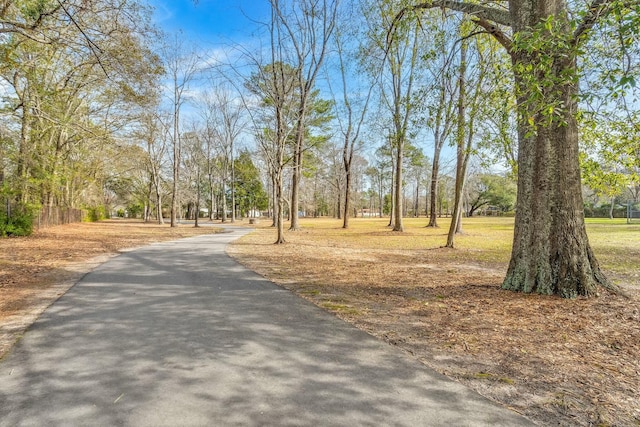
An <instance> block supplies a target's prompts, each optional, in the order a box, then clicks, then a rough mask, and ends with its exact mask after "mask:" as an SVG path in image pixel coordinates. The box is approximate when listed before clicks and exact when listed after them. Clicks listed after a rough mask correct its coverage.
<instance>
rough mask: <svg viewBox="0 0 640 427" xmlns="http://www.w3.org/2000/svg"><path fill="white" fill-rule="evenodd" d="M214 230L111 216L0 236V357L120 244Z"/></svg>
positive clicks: (125, 245) (129, 245) (139, 243)
mask: <svg viewBox="0 0 640 427" xmlns="http://www.w3.org/2000/svg"><path fill="white" fill-rule="evenodd" d="M218 231H220V230H219V229H216V228H213V227H200V228H194V227H193V226H188V225H185V226H181V227H177V228H170V227H169V226H168V225H157V224H144V223H142V222H139V221H126V220H113V221H103V222H99V223H79V224H69V225H64V226H59V227H52V228H48V229H44V230H40V231H38V232H36V233H34V234H33V235H32V236H29V237H21V238H7V239H0V357H2V356H3V355H4V354H5V353H6V352H7V350H8V349H9V348H11V346H12V345H13V343H14V342H15V341H16V339H18V338H19V337H20V336H21V334H22V333H23V332H24V330H25V329H26V328H27V327H28V326H29V325H30V324H31V323H33V321H34V320H35V319H36V318H37V317H38V316H39V315H40V313H42V311H43V310H44V309H45V308H46V307H48V306H49V305H50V304H51V303H52V302H53V301H55V300H56V299H57V298H59V297H60V295H62V294H64V293H65V292H66V291H67V289H69V287H71V286H73V284H74V283H76V282H77V281H78V280H79V279H80V278H81V277H82V276H83V275H84V274H86V273H87V272H89V271H91V270H92V269H93V268H95V266H97V265H99V264H101V263H103V262H104V261H106V260H107V259H108V258H109V257H110V256H114V255H116V254H117V253H118V252H119V251H120V250H123V249H128V248H132V247H137V246H143V245H146V244H149V243H152V242H157V241H163V240H174V239H180V238H183V237H190V236H195V235H199V234H209V233H215V232H218Z"/></svg>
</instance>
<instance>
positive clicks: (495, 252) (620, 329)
mask: <svg viewBox="0 0 640 427" xmlns="http://www.w3.org/2000/svg"><path fill="white" fill-rule="evenodd" d="M466 222H467V226H466V230H467V232H466V234H465V235H464V236H460V237H459V238H458V240H457V242H458V247H459V249H455V250H451V249H446V248H441V247H440V245H442V244H443V243H444V242H445V241H446V236H445V233H446V228H445V226H446V225H447V224H446V223H443V224H442V226H443V227H442V228H440V229H435V230H434V229H426V228H424V227H423V225H424V220H420V221H407V224H408V226H407V231H406V232H405V233H393V232H391V231H389V229H387V228H386V227H385V225H386V223H385V222H384V221H380V220H378V221H371V220H368V221H365V220H360V221H358V220H352V225H353V226H352V228H351V229H350V230H342V229H341V228H340V224H339V222H337V221H328V220H321V221H312V220H307V221H303V223H302V224H303V227H304V228H303V230H302V231H300V232H296V233H288V234H287V236H286V238H287V241H288V243H287V244H285V245H273V244H272V242H273V241H274V240H275V235H274V232H273V230H272V229H269V228H261V229H259V230H258V231H257V232H255V233H252V234H250V235H248V236H245V237H244V238H243V239H241V240H240V241H238V242H236V243H234V244H233V245H232V246H231V247H230V248H229V249H228V251H229V253H230V254H231V255H233V256H234V257H236V258H237V259H238V260H240V261H241V262H242V263H243V264H245V265H247V266H248V267H250V268H252V269H254V270H256V271H258V272H260V273H261V274H263V275H264V276H266V277H267V278H269V279H271V280H273V281H275V282H277V283H279V284H281V285H282V286H284V287H286V288H288V289H291V290H292V291H294V292H296V293H298V294H299V295H301V296H302V297H304V298H307V299H309V300H311V301H313V302H314V303H316V304H317V305H319V306H321V307H324V308H325V309H327V310H330V311H332V312H334V313H336V314H337V315H338V316H340V317H342V318H344V319H345V320H347V321H349V322H351V323H353V324H354V325H356V326H358V327H359V328H361V329H363V330H366V331H368V332H369V333H371V334H373V335H375V336H377V337H380V338H381V339H384V340H386V341H387V342H389V343H391V344H393V345H396V346H398V347H400V348H402V349H404V350H405V351H407V352H409V353H411V354H413V355H414V356H415V357H416V358H418V359H419V360H421V361H422V362H424V363H425V364H427V365H429V366H431V367H433V368H435V369H436V370H438V371H440V372H442V373H444V374H445V375H448V376H450V377H453V378H456V379H457V380H459V381H461V382H463V383H465V384H467V385H469V386H470V387H472V388H474V389H476V390H478V391H479V392H480V393H482V394H484V395H485V396H488V397H490V398H492V399H494V400H496V401H499V402H501V403H503V404H504V405H506V406H508V407H511V408H512V409H514V410H516V411H518V412H520V413H522V414H525V415H526V416H528V417H530V418H531V419H533V420H534V421H537V422H538V423H540V424H541V425H567V426H568V425H572V426H573V425H584V426H588V425H601V426H608V425H609V426H633V425H640V315H639V314H638V302H640V292H639V289H640V281H639V280H638V268H640V267H638V265H639V264H638V263H634V262H633V261H632V262H629V260H628V257H631V258H632V259H633V258H634V257H636V256H638V255H640V253H639V252H638V251H639V250H640V227H638V228H637V229H634V228H629V229H628V230H626V231H624V233H625V234H621V236H622V235H623V236H626V237H625V238H628V239H629V242H628V243H629V244H628V245H627V246H626V249H625V245H624V244H623V245H621V244H620V243H619V242H620V240H621V238H618V239H617V240H616V239H612V238H611V235H612V234H615V233H613V232H612V231H611V230H610V229H609V230H608V229H603V230H599V229H598V226H597V225H596V226H595V227H590V238H591V239H592V242H594V248H595V251H596V254H597V255H599V256H600V258H601V261H603V265H605V266H606V267H607V268H608V271H609V274H610V275H611V276H612V277H613V278H614V279H615V280H616V282H618V284H620V285H621V286H623V287H624V288H625V290H626V291H627V292H628V293H629V294H630V295H631V298H630V299H625V298H624V297H620V296H616V295H610V294H608V293H603V294H601V295H600V297H598V298H593V299H577V300H563V299H560V298H555V297H545V296H538V295H523V294H515V293H511V292H508V291H503V290H501V289H500V283H501V279H502V277H503V274H504V272H505V270H506V263H507V261H508V256H509V244H510V239H511V236H512V222H510V221H509V220H498V221H496V220H490V221H487V220H485V219H478V220H470V221H469V220H468V221H466ZM263 227H264V225H263ZM636 230H637V231H638V233H636ZM616 233H618V231H616ZM629 236H631V237H629ZM611 240H616V241H617V242H618V243H617V244H616V250H615V251H609V250H607V248H608V247H609V246H608V245H610V242H611ZM622 240H624V238H622ZM610 252H614V253H613V254H611V253H610ZM635 259H636V261H638V260H640V256H639V257H637V258H635Z"/></svg>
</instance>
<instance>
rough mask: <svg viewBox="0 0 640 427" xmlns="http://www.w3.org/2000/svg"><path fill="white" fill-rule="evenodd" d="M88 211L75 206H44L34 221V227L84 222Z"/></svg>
mask: <svg viewBox="0 0 640 427" xmlns="http://www.w3.org/2000/svg"><path fill="white" fill-rule="evenodd" d="M85 215H86V212H85V211H83V210H82V209H73V208H58V207H53V208H47V207H45V208H42V209H41V210H40V212H39V213H38V216H37V218H35V220H34V222H33V228H34V229H41V228H47V227H53V226H54V225H62V224H71V223H73V222H82V220H83V219H84V217H85Z"/></svg>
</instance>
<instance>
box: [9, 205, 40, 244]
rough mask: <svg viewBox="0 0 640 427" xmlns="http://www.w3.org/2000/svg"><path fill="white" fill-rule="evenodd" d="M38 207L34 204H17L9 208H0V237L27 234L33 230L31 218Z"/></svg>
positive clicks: (32, 218)
mask: <svg viewBox="0 0 640 427" xmlns="http://www.w3.org/2000/svg"><path fill="white" fill-rule="evenodd" d="M37 211H38V209H37V207H36V206H30V205H26V206H24V205H23V206H17V207H14V208H12V209H10V210H9V212H7V211H6V210H0V237H7V236H28V235H30V234H31V233H32V232H33V220H34V217H35V215H36V213H37Z"/></svg>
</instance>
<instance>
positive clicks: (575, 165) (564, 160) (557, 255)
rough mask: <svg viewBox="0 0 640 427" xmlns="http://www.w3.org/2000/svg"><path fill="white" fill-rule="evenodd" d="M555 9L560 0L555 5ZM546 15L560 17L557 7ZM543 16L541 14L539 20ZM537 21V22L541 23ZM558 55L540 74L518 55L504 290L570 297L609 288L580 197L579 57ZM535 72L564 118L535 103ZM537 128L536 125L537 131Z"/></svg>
mask: <svg viewBox="0 0 640 427" xmlns="http://www.w3.org/2000/svg"><path fill="white" fill-rule="evenodd" d="M551 3H553V4H554V5H555V6H556V8H557V7H560V6H561V5H562V4H561V2H560V1H555V2H551ZM548 12H555V13H556V16H557V10H552V11H548ZM543 17H545V15H543V16H539V17H538V18H539V19H542V18H543ZM536 20H538V19H536ZM537 54H538V55H552V57H553V58H554V61H553V67H552V69H551V70H549V71H548V73H549V74H547V75H542V74H543V73H546V72H547V71H545V70H540V64H539V62H538V61H536V60H535V58H533V59H532V58H531V57H530V56H527V55H525V54H521V53H514V54H512V58H513V62H514V70H516V72H515V81H516V87H517V89H518V91H519V96H518V97H517V98H518V99H517V100H518V110H519V112H520V114H519V116H520V117H519V119H518V120H519V123H518V139H519V143H518V197H517V203H516V219H515V230H514V241H513V248H512V254H511V261H510V263H509V268H508V271H507V275H506V277H505V280H504V282H503V285H502V287H503V288H504V289H509V290H514V291H520V292H525V293H532V292H536V293H540V294H549V295H551V294H558V295H560V296H562V297H565V298H574V297H576V296H590V295H595V294H596V293H597V289H598V285H602V286H604V287H608V288H611V285H610V284H609V282H608V281H607V279H606V277H605V276H604V274H603V273H602V272H601V271H600V267H599V265H598V262H597V260H596V258H595V256H594V254H593V251H592V249H591V247H590V245H589V239H588V237H587V232H586V227H585V222H584V205H583V200H582V185H581V180H580V167H579V157H578V125H577V121H576V115H577V84H576V83H575V82H574V81H573V79H572V78H571V77H572V76H576V73H577V70H576V58H575V53H574V52H572V50H571V49H569V50H567V51H564V52H563V51H552V52H537ZM527 69H533V70H537V72H538V73H539V74H540V75H538V76H536V77H537V79H538V81H540V82H541V83H544V82H548V81H554V82H556V83H555V84H554V85H553V87H551V88H550V89H549V90H547V91H545V92H544V93H543V95H544V98H543V102H544V105H558V106H559V110H560V114H561V120H560V119H557V118H553V119H551V122H550V123H549V120H550V119H549V118H548V117H546V116H545V115H544V114H543V113H542V112H541V110H540V108H536V107H535V106H532V103H531V102H530V99H531V97H532V96H534V94H533V93H531V88H530V85H528V84H527V82H528V81H530V79H531V75H525V74H523V73H519V72H518V70H527ZM532 125H533V126H532Z"/></svg>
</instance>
